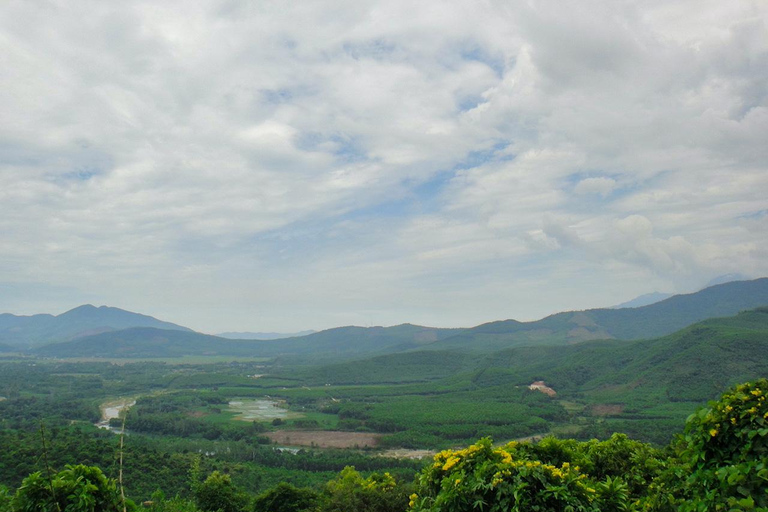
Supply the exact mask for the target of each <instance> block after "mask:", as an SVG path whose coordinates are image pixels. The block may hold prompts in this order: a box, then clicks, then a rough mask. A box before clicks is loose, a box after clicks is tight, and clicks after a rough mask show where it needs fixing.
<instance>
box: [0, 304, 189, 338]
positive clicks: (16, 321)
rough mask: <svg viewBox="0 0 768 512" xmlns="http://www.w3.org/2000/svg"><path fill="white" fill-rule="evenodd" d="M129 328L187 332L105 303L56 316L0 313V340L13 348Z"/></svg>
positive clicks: (169, 323)
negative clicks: (104, 304)
mask: <svg viewBox="0 0 768 512" xmlns="http://www.w3.org/2000/svg"><path fill="white" fill-rule="evenodd" d="M132 327H153V328H158V329H168V330H178V331H187V332H191V329H188V328H187V327H183V326H181V325H176V324H174V323H171V322H164V321H162V320H158V319H157V318H154V317H151V316H148V315H142V314H139V313H133V312H131V311H126V310H123V309H119V308H113V307H108V306H100V307H96V306H92V305H90V304H86V305H83V306H78V307H76V308H74V309H71V310H69V311H67V312H65V313H62V314H60V315H57V316H54V315H48V314H40V315H31V316H16V315H12V314H10V313H4V314H2V315H0V343H5V344H7V345H12V346H16V347H29V346H39V345H43V344H47V343H56V342H63V341H68V340H72V339H75V338H78V337H82V336H88V335H93V334H99V333H102V332H108V331H118V330H121V329H127V328H132Z"/></svg>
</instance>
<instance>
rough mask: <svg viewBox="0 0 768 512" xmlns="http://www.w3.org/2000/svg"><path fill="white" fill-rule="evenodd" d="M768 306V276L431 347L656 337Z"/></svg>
mask: <svg viewBox="0 0 768 512" xmlns="http://www.w3.org/2000/svg"><path fill="white" fill-rule="evenodd" d="M766 305H768V278H761V279H755V280H753V281H734V282H730V283H725V284H721V285H716V286H711V287H709V288H705V289H704V290H701V291H699V292H696V293H690V294H685V295H675V296H673V297H670V298H668V299H665V300H663V301H661V302H657V303H654V304H651V305H649V306H643V307H639V308H626V309H608V308H605V309H590V310H585V311H568V312H564V313H557V314H554V315H551V316H548V317H546V318H543V319H541V320H537V321H534V322H518V321H515V320H505V321H500V322H490V323H487V324H483V325H479V326H477V327H473V328H471V329H467V330H466V331H464V332H462V333H459V334H458V335H456V336H453V337H450V338H447V339H445V340H442V341H439V342H437V343H433V344H431V345H430V346H429V347H428V348H429V349H430V350H451V349H459V350H470V351H475V352H492V351H495V350H501V349H504V348H510V347H516V346H532V345H564V344H570V343H577V342H582V341H589V340H596V339H621V340H633V339H648V338H656V337H659V336H665V335H667V334H671V333H673V332H675V331H678V330H680V329H682V328H684V327H687V326H689V325H691V324H693V323H696V322H699V321H701V320H705V319H707V318H714V317H723V316H730V315H734V314H736V313H738V312H739V311H743V310H747V309H753V308H757V307H760V306H766Z"/></svg>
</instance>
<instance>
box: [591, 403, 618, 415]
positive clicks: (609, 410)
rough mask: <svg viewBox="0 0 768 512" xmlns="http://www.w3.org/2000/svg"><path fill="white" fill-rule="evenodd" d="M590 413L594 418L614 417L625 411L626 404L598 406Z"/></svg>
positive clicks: (593, 407)
mask: <svg viewBox="0 0 768 512" xmlns="http://www.w3.org/2000/svg"><path fill="white" fill-rule="evenodd" d="M589 411H590V412H591V413H592V415H593V416H613V415H615V414H621V413H622V411H624V404H596V405H593V406H592V407H590V409H589Z"/></svg>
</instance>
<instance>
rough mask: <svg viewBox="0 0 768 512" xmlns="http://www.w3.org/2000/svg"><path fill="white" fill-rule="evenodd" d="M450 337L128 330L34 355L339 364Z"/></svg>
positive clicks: (411, 329)
mask: <svg viewBox="0 0 768 512" xmlns="http://www.w3.org/2000/svg"><path fill="white" fill-rule="evenodd" d="M454 332H456V330H455V329H434V328H430V327H422V326H417V325H410V324H403V325H397V326H393V327H339V328H336V329H329V330H327V331H322V332H319V333H315V334H311V335H309V336H302V337H298V338H286V339H280V340H231V339H226V338H220V337H217V336H211V335H208V334H201V333H198V332H194V331H172V330H164V329H155V328H130V329H124V330H120V331H110V332H105V333H100V334H95V335H92V336H84V337H81V338H78V339H75V340H72V341H68V342H63V343H55V344H50V345H46V346H43V347H39V348H37V349H36V350H35V351H34V352H35V353H36V354H39V355H42V356H46V357H84V356H87V357H127V358H152V357H181V356H187V355H198V356H200V355H211V356H214V355H231V356H238V357H287V356H292V357H305V358H309V359H311V360H313V361H318V360H344V359H350V358H357V357H366V356H370V355H376V354H386V353H392V352H401V351H404V350H409V349H413V348H417V347H419V346H421V345H423V344H425V343H431V342H433V341H435V340H437V339H440V338H441V336H442V337H445V336H448V335H451V334H453V333H454Z"/></svg>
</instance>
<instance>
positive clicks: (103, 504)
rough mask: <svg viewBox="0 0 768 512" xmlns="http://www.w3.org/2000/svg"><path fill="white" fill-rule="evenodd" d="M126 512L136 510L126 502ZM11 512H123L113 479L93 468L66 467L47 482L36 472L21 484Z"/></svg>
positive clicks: (80, 466) (81, 466)
mask: <svg viewBox="0 0 768 512" xmlns="http://www.w3.org/2000/svg"><path fill="white" fill-rule="evenodd" d="M126 506H127V508H128V510H133V509H134V508H135V506H134V504H133V503H132V502H130V501H126ZM12 510H15V511H23V512H60V511H66V512H118V511H119V512H122V510H123V502H122V499H121V497H120V492H119V490H118V488H117V483H116V482H115V480H113V479H110V478H107V477H106V476H104V473H102V472H101V470H100V469H99V468H97V467H94V466H84V465H82V464H81V465H76V466H66V468H65V469H64V470H63V471H61V472H59V473H58V474H56V475H54V476H53V477H52V478H51V479H50V480H49V479H48V478H47V477H44V476H43V475H42V473H40V472H39V471H38V472H37V473H32V474H31V475H29V476H28V477H27V478H25V479H24V481H23V482H22V483H21V487H19V490H18V491H16V495H15V496H14V498H13V502H12Z"/></svg>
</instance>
